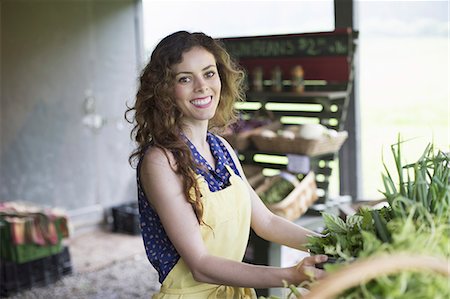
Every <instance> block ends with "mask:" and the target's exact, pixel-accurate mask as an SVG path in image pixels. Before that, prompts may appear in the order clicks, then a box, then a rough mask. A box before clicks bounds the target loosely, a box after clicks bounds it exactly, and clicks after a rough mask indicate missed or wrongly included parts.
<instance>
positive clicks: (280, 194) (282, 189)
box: [259, 177, 295, 204]
mask: <svg viewBox="0 0 450 299" xmlns="http://www.w3.org/2000/svg"><path fill="white" fill-rule="evenodd" d="M294 188H295V186H294V185H293V184H292V183H291V182H289V181H288V180H287V179H285V178H282V177H280V178H279V180H276V181H275V183H274V184H273V185H272V186H270V187H269V189H268V190H267V191H265V192H261V193H260V194H259V197H260V198H261V200H262V201H263V202H264V203H265V204H274V203H277V202H279V201H281V200H282V199H284V198H286V196H288V195H289V193H291V192H292V190H294Z"/></svg>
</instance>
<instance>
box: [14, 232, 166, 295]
mask: <svg viewBox="0 0 450 299" xmlns="http://www.w3.org/2000/svg"><path fill="white" fill-rule="evenodd" d="M65 242H66V244H67V245H68V246H69V251H70V255H71V261H72V267H73V273H72V274H69V275H66V276H64V277H63V278H62V279H60V280H58V281H57V282H55V283H52V284H50V285H47V286H45V287H34V288H32V289H29V290H25V291H22V292H20V293H16V294H15V295H13V296H10V297H9V298H17V299H18V298H43V299H44V298H45V299H50V298H52V299H53V298H80V299H81V298H83V299H119V298H120V299H121V298H150V297H151V295H152V294H154V293H155V292H156V291H157V290H158V289H159V282H158V275H157V272H156V271H155V270H154V269H153V268H152V266H151V265H150V263H149V262H148V260H147V257H146V255H145V251H144V247H143V244H142V238H141V236H140V235H138V236H133V235H127V234H121V233H111V232H110V231H108V230H104V229H95V230H92V231H88V232H85V233H82V234H78V235H76V236H74V237H71V238H70V239H68V240H65Z"/></svg>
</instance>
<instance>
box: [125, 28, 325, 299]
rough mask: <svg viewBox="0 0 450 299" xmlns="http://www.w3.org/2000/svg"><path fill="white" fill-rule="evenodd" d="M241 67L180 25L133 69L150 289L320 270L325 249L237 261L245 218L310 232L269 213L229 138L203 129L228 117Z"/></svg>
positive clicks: (258, 283) (209, 292) (272, 237)
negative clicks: (280, 261) (283, 259)
mask: <svg viewBox="0 0 450 299" xmlns="http://www.w3.org/2000/svg"><path fill="white" fill-rule="evenodd" d="M243 77H244V74H243V72H242V71H241V70H239V69H238V68H237V66H236V65H235V64H234V63H233V62H232V61H231V59H230V57H229V55H228V53H227V52H226V51H225V50H224V48H223V47H222V46H221V44H220V43H219V42H218V41H217V40H214V39H212V38H211V37H209V36H207V35H205V34H203V33H188V32H185V31H180V32H176V33H173V34H171V35H169V36H167V37H165V38H164V39H163V40H162V41H161V42H160V43H159V44H158V45H157V46H156V48H155V50H154V51H153V53H152V55H151V58H150V62H149V63H148V65H147V66H146V67H145V69H144V70H143V72H142V75H141V78H140V87H139V90H138V93H137V96H136V102H135V106H134V107H132V108H130V109H128V111H127V113H129V112H134V119H133V121H132V123H134V128H133V131H132V137H133V138H134V140H135V141H136V142H137V145H138V147H137V149H136V150H135V151H134V152H133V154H132V155H131V157H130V162H131V161H133V160H135V159H136V160H138V161H139V162H138V165H137V180H138V197H139V199H138V200H139V208H140V217H141V218H140V219H141V229H142V235H143V239H144V245H145V249H146V252H147V256H148V258H149V260H150V262H151V264H152V265H153V266H154V267H155V269H156V270H157V271H158V273H159V279H160V282H161V283H162V286H161V290H160V293H158V294H156V295H154V298H181V297H182V298H195V299H198V298H256V295H255V292H254V290H253V289H252V288H270V287H282V286H283V282H288V283H293V284H299V283H300V282H302V281H305V280H307V279H309V276H310V275H313V276H315V277H316V278H320V277H321V276H322V275H323V272H322V271H321V270H319V269H316V268H315V267H314V265H315V264H316V263H321V262H324V261H325V260H326V257H325V256H313V257H307V258H305V259H304V260H303V261H302V262H301V263H300V264H299V265H297V266H294V267H289V268H277V267H268V266H259V265H251V264H247V263H243V262H242V259H243V256H244V252H245V249H246V246H247V242H248V236H249V230H250V227H251V228H252V229H253V230H254V231H255V233H256V234H258V235H259V236H260V237H262V238H264V239H266V240H269V241H271V242H276V243H279V244H283V245H286V246H289V247H292V248H297V249H304V248H303V247H302V244H305V242H306V237H307V235H310V234H314V233H313V232H311V231H308V230H306V229H303V228H301V227H299V226H297V225H295V224H293V223H292V222H290V221H287V220H285V219H283V218H281V217H278V216H276V215H274V214H272V213H271V212H270V211H269V210H268V209H267V208H266V206H265V205H264V204H263V203H262V201H261V200H260V199H259V197H258V195H257V194H256V193H255V191H254V190H253V189H252V188H251V187H250V185H249V184H248V182H247V180H246V178H245V175H244V172H243V170H242V167H241V165H240V163H239V161H238V158H237V157H236V154H235V153H234V151H233V149H232V148H231V146H230V145H229V143H227V142H226V141H225V140H224V139H223V138H221V137H219V136H216V135H214V134H212V133H211V131H210V130H211V129H213V128H214V129H223V128H225V127H226V126H227V125H228V124H229V123H230V122H232V121H233V120H234V119H235V117H236V116H235V111H234V108H233V107H234V103H235V101H236V100H242V99H243V98H244V91H243V87H242V83H243Z"/></svg>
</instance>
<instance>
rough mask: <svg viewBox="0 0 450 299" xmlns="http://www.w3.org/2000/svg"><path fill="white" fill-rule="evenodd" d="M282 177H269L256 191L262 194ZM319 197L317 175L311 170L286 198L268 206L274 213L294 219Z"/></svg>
mask: <svg viewBox="0 0 450 299" xmlns="http://www.w3.org/2000/svg"><path fill="white" fill-rule="evenodd" d="M280 179H281V177H279V176H275V177H272V178H269V179H268V180H266V182H265V183H264V184H262V185H260V186H259V187H258V188H257V189H256V193H258V194H261V193H262V192H265V191H266V190H268V189H269V188H270V187H271V186H272V185H273V184H275V183H276V182H277V181H279V180H280ZM317 199H318V196H317V186H316V180H315V175H314V173H313V172H310V173H309V174H308V175H307V176H305V177H304V178H303V180H301V181H300V182H299V183H298V184H297V185H296V186H295V188H294V190H292V191H291V193H289V194H288V195H287V196H286V197H285V198H284V199H282V200H281V201H279V202H277V203H275V204H268V205H267V207H268V208H269V210H271V211H272V212H273V213H274V214H277V215H279V216H281V217H283V218H286V219H288V220H291V221H294V220H296V219H298V218H299V217H300V216H301V215H303V214H304V213H305V212H306V210H307V209H308V208H309V207H310V206H311V205H312V204H313V203H314V202H315V201H316V200H317Z"/></svg>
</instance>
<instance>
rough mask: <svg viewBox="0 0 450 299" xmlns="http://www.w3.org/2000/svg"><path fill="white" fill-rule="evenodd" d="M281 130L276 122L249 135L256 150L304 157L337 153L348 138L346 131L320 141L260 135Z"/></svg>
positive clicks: (279, 124)
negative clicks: (267, 131) (264, 132)
mask: <svg viewBox="0 0 450 299" xmlns="http://www.w3.org/2000/svg"><path fill="white" fill-rule="evenodd" d="M280 128H281V123H279V122H276V123H273V124H270V125H268V126H264V127H261V128H258V129H257V132H253V134H252V135H251V139H252V142H253V143H254V144H255V146H256V148H257V149H258V150H260V151H265V152H278V153H285V154H299V155H306V156H310V157H313V156H318V155H323V154H330V153H335V152H337V151H339V149H340V148H341V146H342V144H343V143H344V141H345V140H346V139H347V137H348V133H347V131H342V132H338V133H337V135H336V136H326V135H324V136H323V137H322V138H321V139H314V140H313V139H304V138H301V137H295V138H294V139H289V138H286V137H283V136H275V137H265V136H262V135H261V133H262V132H263V131H264V130H267V129H268V130H272V131H276V130H278V129H280Z"/></svg>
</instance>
